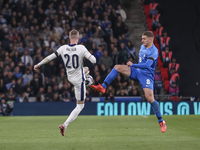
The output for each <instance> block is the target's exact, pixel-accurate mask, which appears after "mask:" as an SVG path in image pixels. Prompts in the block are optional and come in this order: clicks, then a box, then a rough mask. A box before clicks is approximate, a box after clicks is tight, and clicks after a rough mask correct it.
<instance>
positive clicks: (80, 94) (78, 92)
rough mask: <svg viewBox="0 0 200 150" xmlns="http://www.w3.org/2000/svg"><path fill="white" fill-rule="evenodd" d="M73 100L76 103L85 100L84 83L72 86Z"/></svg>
mask: <svg viewBox="0 0 200 150" xmlns="http://www.w3.org/2000/svg"><path fill="white" fill-rule="evenodd" d="M74 91H75V98H76V100H78V101H83V100H85V98H86V86H85V82H81V83H80V84H77V85H74Z"/></svg>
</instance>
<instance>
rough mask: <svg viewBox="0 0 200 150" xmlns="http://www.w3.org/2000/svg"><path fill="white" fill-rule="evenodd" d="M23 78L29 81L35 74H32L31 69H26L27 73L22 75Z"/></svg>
mask: <svg viewBox="0 0 200 150" xmlns="http://www.w3.org/2000/svg"><path fill="white" fill-rule="evenodd" d="M22 78H23V80H27V82H31V81H32V80H33V75H32V74H31V70H30V69H26V72H25V74H24V75H23V76H22Z"/></svg>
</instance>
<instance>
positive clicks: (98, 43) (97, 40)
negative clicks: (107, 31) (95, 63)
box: [93, 32, 101, 47]
mask: <svg viewBox="0 0 200 150" xmlns="http://www.w3.org/2000/svg"><path fill="white" fill-rule="evenodd" d="M93 42H94V43H95V44H96V47H98V46H99V45H100V43H101V40H100V38H99V37H98V33H97V32H96V33H95V34H94V38H93Z"/></svg>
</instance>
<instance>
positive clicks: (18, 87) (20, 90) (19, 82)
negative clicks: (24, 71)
mask: <svg viewBox="0 0 200 150" xmlns="http://www.w3.org/2000/svg"><path fill="white" fill-rule="evenodd" d="M23 91H24V85H23V83H22V78H19V79H18V80H17V84H16V89H15V92H16V93H17V94H18V95H22V93H23Z"/></svg>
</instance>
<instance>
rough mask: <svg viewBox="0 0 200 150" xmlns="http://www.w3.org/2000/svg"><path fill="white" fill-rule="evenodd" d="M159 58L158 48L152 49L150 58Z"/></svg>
mask: <svg viewBox="0 0 200 150" xmlns="http://www.w3.org/2000/svg"><path fill="white" fill-rule="evenodd" d="M157 58H158V52H157V51H156V50H152V51H150V53H149V55H148V59H152V60H153V61H155V60H156V59H157Z"/></svg>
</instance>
